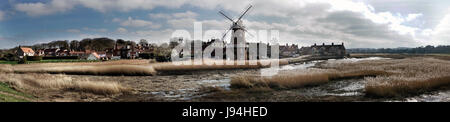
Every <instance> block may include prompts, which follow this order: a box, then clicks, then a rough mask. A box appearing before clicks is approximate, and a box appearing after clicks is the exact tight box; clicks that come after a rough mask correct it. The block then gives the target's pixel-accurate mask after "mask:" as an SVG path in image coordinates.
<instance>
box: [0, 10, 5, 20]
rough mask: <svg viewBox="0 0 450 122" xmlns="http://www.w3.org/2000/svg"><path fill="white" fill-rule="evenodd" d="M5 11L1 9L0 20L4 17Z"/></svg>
mask: <svg viewBox="0 0 450 122" xmlns="http://www.w3.org/2000/svg"><path fill="white" fill-rule="evenodd" d="M4 16H5V13H4V12H3V11H0V21H2V20H3V19H4Z"/></svg>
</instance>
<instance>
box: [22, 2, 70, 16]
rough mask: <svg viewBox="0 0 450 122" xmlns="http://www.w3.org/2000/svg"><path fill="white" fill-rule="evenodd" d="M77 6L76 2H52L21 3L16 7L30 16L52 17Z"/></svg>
mask: <svg viewBox="0 0 450 122" xmlns="http://www.w3.org/2000/svg"><path fill="white" fill-rule="evenodd" d="M74 6H75V1H71V0H52V1H51V2H50V3H41V2H37V3H19V4H16V5H15V6H14V8H15V9H16V10H18V11H21V12H25V13H26V14H28V15H30V16H41V15H50V14H54V13H58V12H66V11H68V10H70V9H72V8H73V7H74Z"/></svg>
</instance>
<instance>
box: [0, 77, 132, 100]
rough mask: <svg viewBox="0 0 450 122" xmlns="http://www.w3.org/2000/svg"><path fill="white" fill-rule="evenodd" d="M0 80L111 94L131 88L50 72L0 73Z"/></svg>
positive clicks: (22, 86) (30, 87) (19, 85)
mask: <svg viewBox="0 0 450 122" xmlns="http://www.w3.org/2000/svg"><path fill="white" fill-rule="evenodd" d="M0 80H1V81H3V82H7V83H9V84H12V85H13V86H14V87H16V88H19V89H26V90H42V89H56V90H72V91H80V92H87V93H94V94H101V95H113V94H119V93H128V92H130V90H131V89H129V88H127V87H124V86H122V85H121V84H119V83H117V82H105V81H90V80H89V79H86V80H82V81H73V80H72V78H71V77H69V76H67V75H62V74H60V75H50V74H12V73H8V74H0Z"/></svg>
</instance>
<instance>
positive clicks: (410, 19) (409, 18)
mask: <svg viewBox="0 0 450 122" xmlns="http://www.w3.org/2000/svg"><path fill="white" fill-rule="evenodd" d="M420 16H423V14H421V13H418V14H408V17H406V21H412V20H415V19H417V18H418V17H420Z"/></svg>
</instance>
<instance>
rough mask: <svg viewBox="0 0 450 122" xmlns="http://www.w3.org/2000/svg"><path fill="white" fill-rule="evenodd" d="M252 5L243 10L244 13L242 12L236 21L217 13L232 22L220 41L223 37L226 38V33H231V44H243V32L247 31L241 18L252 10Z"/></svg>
mask: <svg viewBox="0 0 450 122" xmlns="http://www.w3.org/2000/svg"><path fill="white" fill-rule="evenodd" d="M252 7H253V6H252V5H249V6H248V7H247V9H245V11H244V12H242V14H241V16H239V18H238V19H237V20H233V19H232V18H230V17H229V16H227V15H226V14H225V13H224V12H222V11H219V14H221V15H223V16H224V17H225V18H226V19H228V20H230V21H231V22H232V24H231V26H230V28H229V29H227V30H226V32H225V33H224V34H223V37H222V41H223V40H224V38H225V36H227V34H228V32H230V31H231V30H232V32H231V42H232V43H233V44H237V43H238V42H237V41H238V40H239V41H242V42H239V43H245V32H247V33H248V31H247V29H245V26H244V25H243V23H242V20H241V19H242V18H243V17H244V16H245V14H247V12H248V11H249V10H250V9H251V8H252ZM248 34H249V35H250V36H252V35H251V34H250V33H248Z"/></svg>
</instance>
